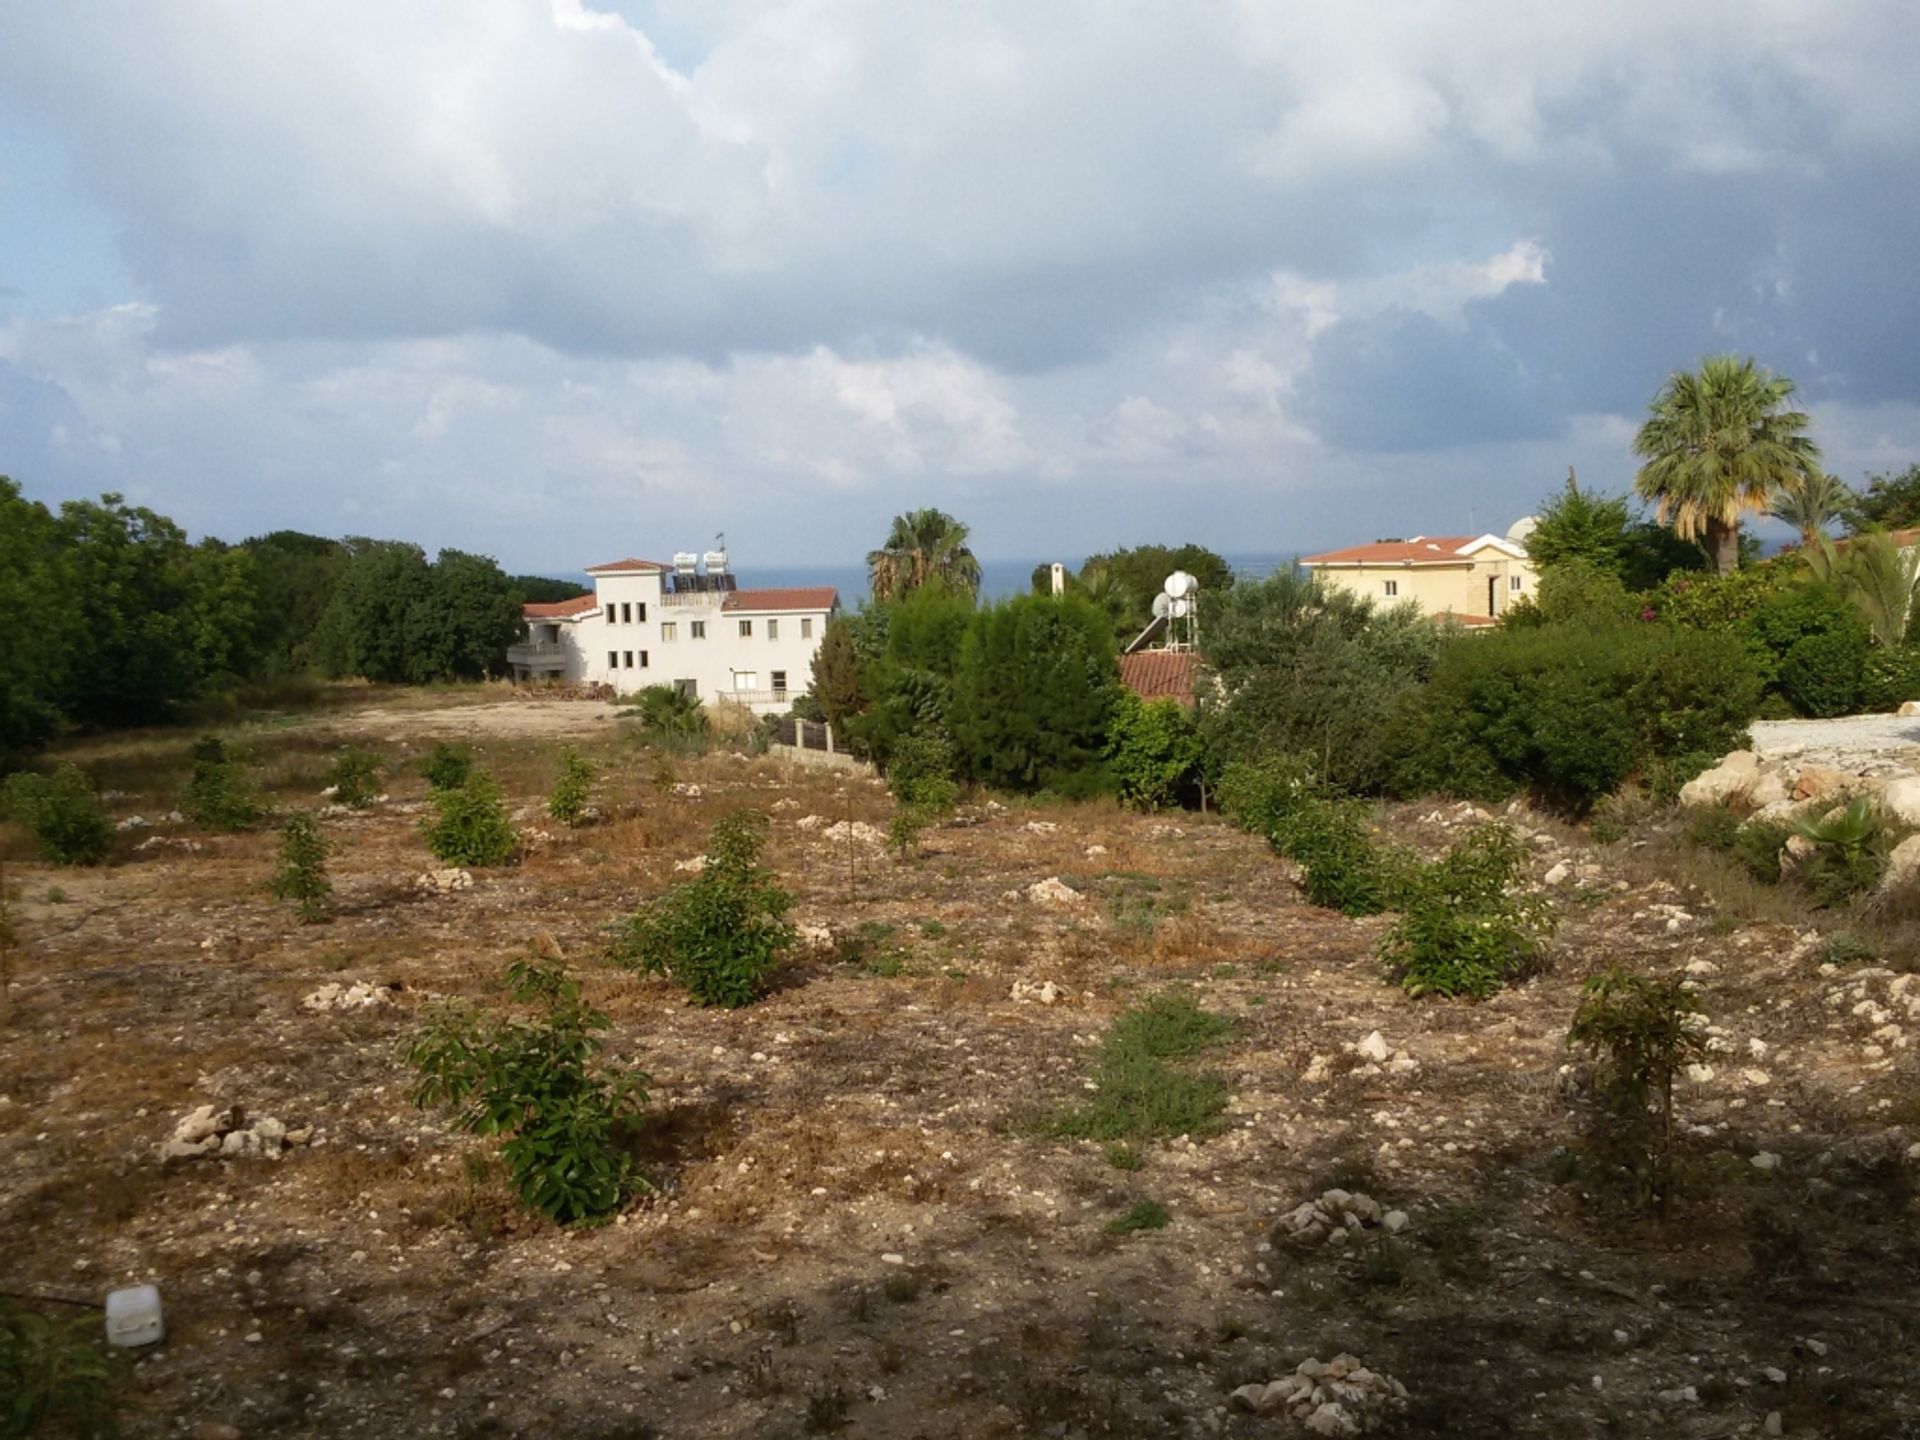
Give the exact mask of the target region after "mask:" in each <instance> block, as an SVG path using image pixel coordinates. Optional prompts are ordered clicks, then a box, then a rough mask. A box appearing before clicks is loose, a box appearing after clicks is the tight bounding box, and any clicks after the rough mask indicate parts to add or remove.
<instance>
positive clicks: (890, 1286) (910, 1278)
mask: <svg viewBox="0 0 1920 1440" xmlns="http://www.w3.org/2000/svg"><path fill="white" fill-rule="evenodd" d="M880 1293H881V1294H882V1295H885V1296H886V1297H887V1299H889V1300H891V1301H892V1302H893V1303H894V1304H896V1305H906V1304H908V1303H910V1302H912V1301H914V1300H918V1299H919V1298H920V1277H919V1276H918V1275H916V1274H914V1273H913V1271H911V1270H895V1271H894V1272H893V1273H892V1274H890V1275H888V1276H887V1278H886V1281H885V1283H883V1284H882V1285H881V1287H880Z"/></svg>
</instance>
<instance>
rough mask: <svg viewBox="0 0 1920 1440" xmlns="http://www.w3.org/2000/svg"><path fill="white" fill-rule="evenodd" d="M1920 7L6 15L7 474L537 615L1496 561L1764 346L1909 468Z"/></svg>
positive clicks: (825, 4) (685, 6) (2, 355)
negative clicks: (839, 575) (638, 561)
mask: <svg viewBox="0 0 1920 1440" xmlns="http://www.w3.org/2000/svg"><path fill="white" fill-rule="evenodd" d="M1916 55H1920V6H1916V5H1914V4H1913V3H1912V0H1688V3H1684V4H1676V3H1674V0H1608V3H1606V4H1599V5H1568V4H1565V3H1564V0H1552V3H1525V0H1354V3H1351V4H1345V5H1332V4H1328V3H1325V0H1270V3H1253V0H1243V3H1236V0H1179V3H1172V0H1168V3H1155V0H1049V3H1045V4H1035V3H1033V0H1009V3H1004V4H1000V3H978V4H967V5H951V4H941V3H934V0H406V3H403V4H395V3H393V0H324V3H320V0H59V3H54V0H12V3H8V4H6V5H4V6H0V472H5V473H8V474H11V475H13V476H14V478H16V479H17V480H19V481H20V482H21V483H22V484H23V485H24V486H25V487H26V489H27V491H28V493H29V494H32V495H34V496H37V497H39V498H42V499H46V500H49V501H53V500H57V499H60V498H63V497H67V496H72V495H80V494H89V493H96V492H98V491H101V490H105V489H117V490H121V491H124V492H125V493H126V494H128V495H129V496H130V497H132V498H134V499H137V500H138V501H140V502H142V503H145V504H149V505H152V506H154V507H156V508H158V509H160V510H162V511H165V512H166V513H169V514H171V515H173V516H175V517H176V518H178V519H179V520H181V521H182V522H183V523H185V524H186V525H188V526H189V528H191V529H192V530H194V531H195V532H196V533H213V534H218V535H222V536H225V537H227V538H234V539H237V538H240V537H241V536H244V535H247V534H251V533H257V532H260V531H263V530H266V529H271V528H277V527H283V526H290V527H295V528H300V529H306V530H312V531H318V532H322V533H330V534H338V533H364V534H376V535H383V536H396V537H404V538H410V539H416V540H420V541H422V542H424V543H426V544H428V545H429V546H430V547H431V546H436V545H440V544H448V545H456V546H460V547H463V548H469V549H476V550H480V551H483V552H486V553H491V554H494V555H497V556H499V557H500V559H501V560H502V561H503V563H506V564H507V565H509V567H510V568H544V569H547V570H570V569H577V568H578V567H579V566H581V565H583V564H586V563H590V562H593V561H596V560H599V559H604V558H607V557H608V556H610V555H611V554H614V553H627V552H634V551H637V552H639V553H642V554H658V553H663V552H666V551H668V550H671V549H674V548H677V547H697V546H701V545H704V544H705V543H707V541H708V539H709V537H710V536H711V535H712V533H713V532H714V531H716V530H721V529H724V530H725V531H726V532H727V535H728V539H729V542H730V543H731V545H732V548H733V549H734V551H735V553H736V555H737V556H738V557H739V558H740V560H741V561H742V563H743V565H746V566H748V567H751V565H752V564H753V563H754V562H755V561H759V562H761V563H780V564H802V563H807V562H810V561H820V562H831V561H839V560H844V559H846V558H848V557H850V556H855V555H857V554H859V553H860V552H862V551H864V550H865V549H866V548H868V547H869V546H870V545H872V544H875V543H877V542H878V539H879V538H880V535H881V534H882V533H883V532H884V530H885V528H886V523H887V520H888V517H889V516H891V515H892V514H893V513H895V512H897V511H899V510H902V509H905V508H909V507H913V506H919V505H929V504H930V505H939V506H941V507H943V508H946V509H949V510H952V511H954V512H956V513H957V514H959V515H960V516H961V517H962V518H964V519H966V520H967V521H969V522H970V523H971V524H972V526H973V528H974V533H975V538H976V548H977V549H978V550H979V551H980V553H982V554H983V555H988V556H1040V555H1047V554H1065V555H1068V556H1075V555H1078V554H1083V553H1085V552H1086V551H1087V550H1089V549H1094V548H1099V547H1103V546H1107V545H1111V544H1115V543H1134V542H1140V541H1148V540H1166V541H1179V540H1185V539H1195V540H1199V541H1202V542H1204V543H1208V544H1211V545H1213V546H1215V547H1216V548H1219V549H1222V550H1226V551H1228V552H1239V553H1246V552H1261V551H1289V550H1294V549H1297V548H1299V547H1301V546H1319V545H1322V544H1331V543H1336V542H1346V541H1359V540H1366V539H1371V538H1373V537H1374V536H1376V535H1381V534H1409V533H1413V532H1415V531H1426V532H1428V533H1438V532H1448V531H1463V530H1468V529H1489V528H1496V527H1499V528H1504V525H1505V524H1506V522H1507V521H1508V520H1510V519H1512V518H1513V517H1514V516H1516V515H1518V514H1520V513H1522V512H1524V511H1525V510H1527V509H1529V508H1531V506H1532V504H1533V503H1534V502H1535V501H1536V500H1537V499H1538V498H1540V497H1541V496H1542V495H1544V494H1546V493H1548V492H1549V491H1550V490H1551V489H1552V488H1553V487H1554V486H1555V485H1557V484H1558V483H1559V482H1560V480H1561V478H1562V477H1564V475H1565V473H1566V468H1567V466H1568V465H1569V464H1575V465H1577V466H1578V467H1579V470H1580V474H1581V476H1582V478H1583V480H1586V481H1588V482H1590V483H1592V484H1595V485H1599V486H1603V487H1608V488H1613V489H1621V488H1624V487H1625V486H1626V484H1627V483H1628V482H1629V480H1630V478H1631V474H1632V461H1631V456H1630V454H1629V451H1628V444H1629V441H1630V438H1631V435H1632V432H1633V429H1634V427H1635V425H1636V423H1637V421H1638V419H1639V417H1640V416H1641V415H1642V414H1643V413H1644V410H1645V407H1646V403H1647V401H1648V400H1649V398H1651V396H1652V395H1653V393H1654V392H1655V391H1656V390H1657V389H1658V387H1659V385H1660V383H1661V381H1662V379H1663V377H1664V376H1665V375H1666V374H1667V373H1668V372H1669V371H1670V370H1673V369H1675V368H1677V367H1683V366H1690V365H1692V364H1694V363H1695V362H1697V360H1698V359H1699V358H1700V357H1701V356H1702V355H1703V354H1706V353H1709V352H1714V351H1722V350H1731V351H1737V352H1740V353H1743V354H1753V355H1755V356H1757V357H1759V358H1760V359H1761V361H1762V362H1763V363H1765V364H1768V365H1770V366H1772V367H1773V368H1775V369H1776V370H1779V371H1781V372H1784V373H1786V374H1788V375H1791V376H1793V377H1794V378H1795V379H1796V380H1798V381H1799V383H1800V385H1801V387H1802V392H1803V396H1804V398H1805V400H1806V401H1807V402H1808V408H1810V409H1811V410H1812V412H1813V414H1814V416H1815V420H1816V438H1817V440H1818V441H1819V443H1820V444H1821V446H1822V448H1823V450H1824V451H1825V453H1826V456H1827V460H1828V464H1829V467H1830V468H1831V469H1833V470H1835V471H1836V472H1837V473H1839V474H1841V475H1842V476H1844V477H1846V478H1848V479H1849V480H1856V481H1857V480H1858V479H1859V477H1860V475H1861V474H1862V472H1864V471H1868V470H1880V469H1886V468H1889V467H1903V466H1905V465H1906V464H1908V463H1911V462H1912V461H1914V460H1916V459H1920V338H1917V337H1920V265H1916V264H1915V263H1914V256H1915V253H1916V250H1915V242H1914V233H1915V232H1914V214H1915V211H1914V206H1915V203H1916V202H1915V197H1916V196H1920V87H1916V86H1915V85H1914V84H1913V83H1912V73H1911V72H1912V66H1913V61H1914V57H1915V56H1916Z"/></svg>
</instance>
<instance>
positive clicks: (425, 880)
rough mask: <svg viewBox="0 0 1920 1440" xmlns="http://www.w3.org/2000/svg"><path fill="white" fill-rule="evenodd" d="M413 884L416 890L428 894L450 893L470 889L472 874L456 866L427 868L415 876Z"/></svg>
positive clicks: (471, 886)
mask: <svg viewBox="0 0 1920 1440" xmlns="http://www.w3.org/2000/svg"><path fill="white" fill-rule="evenodd" d="M413 885H414V888H415V889H416V890H423V891H425V892H426V893H427V894H429V895H451V894H453V892H454V891H456V890H471V889H472V888H473V876H472V875H470V874H468V873H467V872H466V871H465V870H462V869H459V868H458V867H454V868H451V869H447V870H428V871H426V872H425V873H424V874H421V875H417V876H415V877H414V881H413Z"/></svg>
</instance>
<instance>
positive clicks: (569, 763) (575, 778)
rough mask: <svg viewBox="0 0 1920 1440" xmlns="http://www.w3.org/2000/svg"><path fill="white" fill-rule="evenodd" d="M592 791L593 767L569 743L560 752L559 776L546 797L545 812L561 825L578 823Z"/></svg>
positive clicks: (585, 809) (584, 811)
mask: <svg viewBox="0 0 1920 1440" xmlns="http://www.w3.org/2000/svg"><path fill="white" fill-rule="evenodd" d="M592 793H593V767H592V766H591V765H589V764H588V763H587V762H586V761H585V760H584V759H582V758H581V755H580V752H579V751H578V750H575V749H574V748H573V747H572V746H571V745H569V746H568V747H567V748H566V749H565V750H562V751H561V752H560V778H559V779H558V780H556V781H555V782H554V785H553V793H552V794H551V795H549V796H548V797H547V814H549V815H551V816H552V817H553V818H554V819H556V820H558V821H559V822H560V823H561V824H562V825H578V824H579V823H580V818H581V817H582V816H583V815H585V814H586V811H587V798H588V797H589V796H590V795H591V794H592Z"/></svg>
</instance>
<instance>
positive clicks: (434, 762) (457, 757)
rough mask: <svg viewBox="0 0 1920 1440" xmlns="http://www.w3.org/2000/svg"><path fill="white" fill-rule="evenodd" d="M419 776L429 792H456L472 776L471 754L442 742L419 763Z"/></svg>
mask: <svg viewBox="0 0 1920 1440" xmlns="http://www.w3.org/2000/svg"><path fill="white" fill-rule="evenodd" d="M420 774H421V776H422V777H423V778H424V779H425V780H426V782H427V788H428V789H429V790H458V789H460V788H461V787H462V786H463V785H465V784H466V783H467V781H468V780H469V779H470V778H471V777H472V775H473V752H472V751H471V750H470V749H468V748H467V747H466V746H465V745H450V744H448V743H447V742H446V741H444V740H443V741H441V742H440V743H439V744H437V745H435V746H434V747H433V750H432V752H431V753H430V754H428V756H427V758H426V759H425V760H423V761H421V762H420Z"/></svg>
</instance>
